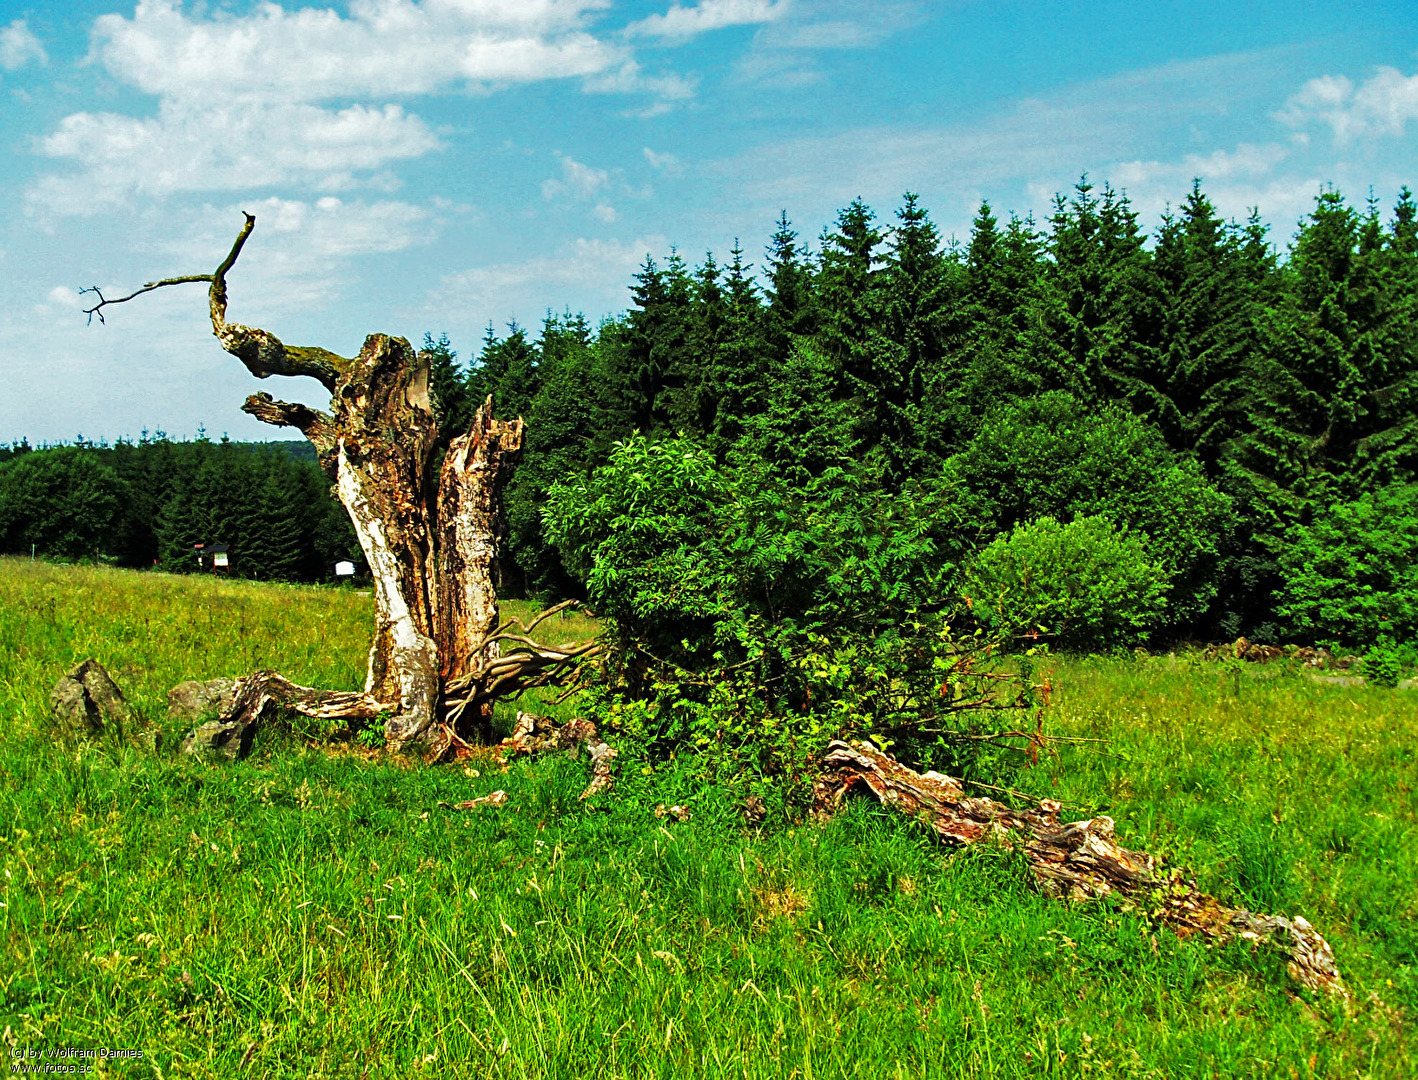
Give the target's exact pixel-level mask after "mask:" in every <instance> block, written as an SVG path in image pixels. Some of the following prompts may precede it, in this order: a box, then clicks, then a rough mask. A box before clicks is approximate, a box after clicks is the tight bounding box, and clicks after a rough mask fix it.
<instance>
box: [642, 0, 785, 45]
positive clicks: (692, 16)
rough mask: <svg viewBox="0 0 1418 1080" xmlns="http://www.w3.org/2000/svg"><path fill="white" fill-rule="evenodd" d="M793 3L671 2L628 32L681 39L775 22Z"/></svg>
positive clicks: (780, 0)
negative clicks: (712, 31)
mask: <svg viewBox="0 0 1418 1080" xmlns="http://www.w3.org/2000/svg"><path fill="white" fill-rule="evenodd" d="M790 5H791V0H700V2H699V3H698V4H696V5H694V6H693V7H681V6H680V5H679V4H671V5H670V9H669V11H667V12H665V13H664V14H663V15H651V16H649V17H647V18H644V19H641V20H640V21H639V22H634V23H631V24H630V25H629V26H627V27H626V28H625V32H626V33H627V34H628V35H630V36H631V37H657V38H669V39H671V40H681V41H682V40H687V39H689V38H691V37H694V36H695V35H697V34H704V33H708V32H709V31H711V30H722V29H724V28H725V27H729V26H751V25H755V24H758V23H769V22H774V21H775V20H777V19H780V18H782V17H783V16H784V15H786V14H787V13H788V9H789V7H790Z"/></svg>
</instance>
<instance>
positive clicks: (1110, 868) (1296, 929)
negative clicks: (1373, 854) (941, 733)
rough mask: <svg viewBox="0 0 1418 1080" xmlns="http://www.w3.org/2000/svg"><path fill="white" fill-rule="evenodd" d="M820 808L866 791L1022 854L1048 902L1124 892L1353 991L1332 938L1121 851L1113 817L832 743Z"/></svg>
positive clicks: (1316, 980)
mask: <svg viewBox="0 0 1418 1080" xmlns="http://www.w3.org/2000/svg"><path fill="white" fill-rule="evenodd" d="M823 766H824V768H823V772H822V774H821V776H820V778H819V779H818V781H817V785H816V790H815V793H814V794H815V804H816V809H817V810H818V812H819V813H831V812H833V811H835V810H836V809H837V808H838V807H840V806H841V804H842V800H843V799H844V798H845V797H846V795H847V793H848V792H850V791H852V790H853V789H855V788H859V787H860V788H865V789H866V790H867V791H869V792H870V793H871V794H872V795H873V796H875V797H876V798H877V799H878V800H879V801H880V802H881V803H882V805H884V806H890V807H891V808H893V809H895V810H899V811H900V812H901V813H903V814H906V815H908V816H909V817H913V818H915V819H917V820H918V821H921V822H922V823H923V824H925V825H926V826H927V827H929V828H930V829H931V830H932V831H933V832H935V834H936V835H937V836H939V837H940V838H941V839H942V840H944V841H946V842H947V843H950V844H954V845H964V844H974V843H978V842H979V841H981V840H988V839H995V840H998V841H1000V842H1002V843H1005V844H1008V845H1010V846H1012V847H1014V848H1015V849H1016V850H1019V851H1022V852H1023V854H1024V856H1025V858H1026V859H1028V861H1029V865H1030V868H1031V869H1032V870H1033V874H1034V880H1035V881H1036V882H1037V883H1038V885H1039V887H1040V889H1041V890H1043V891H1044V892H1045V893H1047V894H1048V895H1050V896H1056V897H1060V898H1063V899H1074V900H1086V899H1093V898H1098V897H1103V896H1117V897H1120V898H1123V899H1124V900H1126V901H1127V902H1129V903H1133V904H1135V905H1137V906H1138V907H1140V908H1143V909H1144V910H1146V911H1147V912H1148V913H1149V914H1150V915H1151V916H1152V917H1153V918H1155V919H1157V920H1158V921H1160V922H1162V923H1165V924H1166V925H1168V926H1170V927H1171V928H1172V929H1173V930H1175V931H1176V932H1177V933H1178V934H1179V935H1181V936H1183V937H1185V936H1188V935H1190V934H1195V933H1201V934H1205V935H1206V936H1207V937H1209V938H1213V939H1216V940H1227V939H1231V938H1240V939H1243V940H1248V941H1252V942H1257V943H1259V942H1264V943H1267V944H1270V945H1273V946H1275V947H1278V948H1280V949H1281V950H1283V951H1284V952H1285V953H1286V954H1287V956H1288V957H1289V963H1288V970H1289V972H1290V976H1291V977H1292V978H1293V979H1294V980H1295V981H1296V982H1298V983H1299V984H1300V985H1301V986H1305V987H1307V988H1309V989H1311V990H1323V991H1330V992H1334V993H1339V994H1346V991H1345V989H1344V982H1343V980H1342V979H1341V978H1340V976H1339V969H1338V968H1337V967H1336V966H1335V962H1334V951H1333V950H1332V949H1331V948H1330V946H1329V942H1327V941H1325V939H1324V938H1323V937H1321V936H1320V935H1319V933H1318V932H1316V930H1315V929H1314V927H1312V926H1311V925H1310V924H1309V923H1308V922H1307V921H1306V920H1305V919H1303V918H1301V917H1300V916H1298V915H1297V916H1295V917H1294V918H1286V917H1285V916H1281V915H1258V914H1256V913H1255V912H1252V911H1247V910H1246V909H1245V908H1230V907H1226V906H1225V905H1223V904H1221V903H1220V902H1219V901H1218V900H1216V898H1215V897H1212V896H1208V895H1206V894H1205V893H1202V892H1199V891H1198V890H1197V887H1196V883H1195V882H1194V881H1192V880H1191V879H1190V878H1188V877H1186V876H1185V875H1184V874H1182V873H1179V872H1174V873H1172V874H1170V875H1166V876H1163V875H1160V874H1159V873H1158V872H1157V861H1156V860H1155V859H1154V858H1153V857H1152V856H1151V855H1149V854H1147V853H1146V852H1142V851H1129V850H1128V849H1126V848H1123V847H1120V846H1119V845H1118V843H1117V840H1116V838H1115V837H1114V835H1113V819H1112V818H1110V817H1102V816H1100V817H1095V818H1090V819H1089V820H1087V821H1074V822H1068V823H1065V824H1061V823H1060V822H1059V809H1060V807H1059V804H1058V803H1057V802H1054V801H1053V800H1051V799H1045V800H1043V801H1041V802H1040V803H1039V805H1038V807H1037V808H1036V809H1033V810H1023V811H1016V810H1011V809H1010V808H1009V807H1007V806H1004V805H1002V804H1001V803H997V802H995V801H994V800H993V799H978V798H969V797H967V796H966V794H965V789H964V788H963V787H962V785H961V783H960V781H958V780H955V779H954V778H952V777H949V776H944V775H942V774H940V773H937V772H928V773H925V774H921V773H917V772H915V771H914V770H912V769H909V768H907V767H906V766H905V765H902V764H901V763H900V762H898V761H897V760H896V759H895V758H893V757H891V756H890V755H889V754H884V753H882V752H881V751H880V750H878V749H876V748H875V747H874V746H872V745H871V744H870V743H865V742H863V743H857V744H855V745H849V744H848V743H845V742H840V741H838V742H833V743H831V744H829V746H828V747H827V752H826V753H825V754H824V756H823Z"/></svg>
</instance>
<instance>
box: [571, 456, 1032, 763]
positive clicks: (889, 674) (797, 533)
mask: <svg viewBox="0 0 1418 1080" xmlns="http://www.w3.org/2000/svg"><path fill="white" fill-rule="evenodd" d="M914 495H915V493H913V496H914ZM944 516H945V515H944V512H943V510H941V508H937V507H934V506H933V505H932V504H931V502H930V500H929V499H927V498H924V497H911V496H901V495H891V494H888V493H884V492H881V491H879V490H873V489H871V488H870V487H869V486H868V485H867V484H866V483H865V482H864V481H862V480H861V478H860V477H859V476H858V475H856V474H855V473H852V472H849V471H845V470H842V469H828V470H826V471H825V472H824V473H823V475H822V476H821V477H819V478H817V479H815V480H811V481H809V482H808V484H807V485H806V486H805V487H803V488H801V489H799V488H792V487H787V486H785V485H784V484H782V483H781V481H779V480H778V479H777V478H776V472H775V470H773V469H771V468H769V467H766V466H764V464H763V463H762V462H759V461H755V460H752V459H749V460H744V461H739V462H737V463H736V464H735V467H734V468H732V469H730V468H727V467H720V466H718V465H716V464H715V463H714V461H713V460H712V458H710V457H709V455H708V454H706V453H705V452H704V451H703V450H702V449H700V448H699V447H698V446H697V445H696V444H694V443H692V442H689V441H687V440H683V439H674V440H662V441H658V442H652V441H650V440H647V439H644V438H643V437H639V436H637V437H635V438H632V439H629V440H626V441H624V442H621V443H618V444H616V446H615V448H614V450H613V451H612V453H611V455H610V458H609V460H608V461H607V463H606V464H605V465H604V466H602V467H601V468H599V469H597V470H595V472H594V473H593V474H592V475H591V476H590V477H589V479H588V480H586V481H585V482H583V483H577V484H560V485H557V486H555V487H554V488H553V489H552V491H551V495H550V497H549V499H548V503H547V508H546V533H547V535H548V536H549V537H550V538H551V539H552V540H553V541H554V542H555V543H556V544H558V545H559V547H560V549H561V552H562V557H563V559H564V561H565V563H566V565H567V567H568V569H569V570H571V572H572V573H573V574H575V575H577V576H578V577H580V578H582V579H583V580H584V581H585V583H586V592H587V596H588V598H589V599H590V602H591V604H592V606H593V607H594V608H595V609H596V610H597V611H598V612H599V613H600V614H601V615H602V616H604V617H605V618H606V619H607V620H608V623H609V638H610V641H611V643H612V649H611V654H610V657H609V661H608V665H607V668H608V672H609V674H608V678H607V681H606V683H605V685H603V686H602V687H601V688H600V695H601V696H600V698H599V703H598V705H597V706H596V710H597V712H598V717H599V719H600V720H601V721H602V722H603V723H604V724H605V725H606V726H607V727H608V728H609V729H610V730H612V731H619V732H621V733H622V734H623V735H625V736H626V740H625V743H624V744H623V749H622V752H623V753H627V752H628V753H644V754H647V755H650V756H657V755H658V756H660V757H668V756H670V755H672V754H675V753H678V752H680V751H682V750H690V751H694V752H696V753H699V754H701V755H702V756H703V760H704V764H705V767H706V768H708V769H711V770H713V771H715V772H716V773H717V774H718V775H720V776H721V777H725V776H729V777H738V778H742V779H748V780H751V781H753V782H756V783H775V782H778V781H781V780H786V781H787V782H788V783H789V784H790V785H791V784H793V783H795V782H797V781H800V780H805V779H806V778H807V777H808V775H809V772H808V768H807V766H808V763H809V762H810V760H811V759H812V758H814V757H816V755H817V754H818V752H819V751H820V750H821V749H822V747H823V745H824V744H825V743H826V742H827V740H829V739H831V738H833V737H834V736H850V735H854V734H858V735H859V734H864V733H871V734H874V735H876V736H878V737H879V738H881V739H885V740H892V739H898V740H899V739H925V741H927V742H932V743H934V742H936V741H938V740H939V738H940V735H941V732H942V731H943V730H944V728H943V727H942V722H943V721H946V720H948V719H950V718H951V717H952V716H954V715H955V714H957V713H961V712H966V711H969V710H971V709H973V708H977V707H979V705H980V704H981V703H982V702H984V701H986V700H993V699H994V696H995V695H994V693H993V691H992V689H991V687H992V686H993V685H994V683H993V682H992V681H991V680H989V679H987V678H985V677H984V675H983V674H982V672H983V670H984V668H985V667H986V666H988V665H987V656H988V653H989V652H990V649H991V648H992V646H993V644H994V643H993V641H992V639H991V638H990V637H989V635H986V634H984V633H967V634H964V635H963V636H962V635H961V634H960V632H959V631H958V629H957V627H956V623H957V621H958V620H956V618H955V614H956V613H955V610H954V607H955V605H954V602H953V601H952V600H951V597H952V595H953V589H952V587H951V586H952V581H953V576H954V568H953V566H952V565H950V564H949V563H947V562H945V561H944V560H942V559H941V558H940V556H939V555H938V547H937V538H936V537H935V536H934V535H933V529H934V528H935V527H936V526H935V522H936V521H938V520H940V519H941V518H943V517H944ZM1002 691H1003V693H1002V697H1003V698H1005V699H1006V700H1014V699H1012V698H1011V697H1010V695H1011V694H1013V695H1016V697H1017V699H1018V700H1019V701H1021V702H1023V701H1024V698H1027V686H1024V687H1022V688H1021V687H1019V686H1016V685H1014V684H1012V683H1006V684H1002ZM1020 695H1022V696H1020ZM947 726H948V725H947ZM927 729H929V730H927Z"/></svg>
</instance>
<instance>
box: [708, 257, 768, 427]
mask: <svg viewBox="0 0 1418 1080" xmlns="http://www.w3.org/2000/svg"><path fill="white" fill-rule="evenodd" d="M730 254H731V255H732V256H733V261H732V262H730V263H729V269H728V273H727V274H726V275H725V278H724V289H723V295H724V305H725V314H724V327H723V334H722V343H721V345H720V348H719V351H718V354H717V363H716V364H715V366H714V370H713V372H712V375H711V377H710V379H709V381H708V383H707V386H708V390H709V393H710V394H711V395H712V397H713V399H714V401H715V403H716V407H715V411H714V423H713V428H712V431H713V435H714V440H713V441H714V443H715V444H716V447H717V449H719V451H720V452H722V451H723V449H724V448H726V447H728V446H729V445H731V444H732V443H733V442H734V441H735V440H737V439H738V438H739V436H740V435H742V434H743V431H744V424H745V422H746V419H747V417H749V416H753V415H756V414H757V413H759V412H761V411H762V410H763V409H764V408H765V407H766V404H767V400H766V399H767V377H768V370H769V357H768V352H767V345H766V342H765V341H764V337H763V318H764V310H763V303H762V301H761V300H760V298H759V294H758V287H757V286H756V285H755V284H754V282H753V278H752V276H751V275H750V273H749V270H750V268H749V267H748V266H747V265H745V263H744V261H743V248H742V247H740V246H739V243H738V240H737V239H735V241H734V247H733V250H732V251H731V252H730Z"/></svg>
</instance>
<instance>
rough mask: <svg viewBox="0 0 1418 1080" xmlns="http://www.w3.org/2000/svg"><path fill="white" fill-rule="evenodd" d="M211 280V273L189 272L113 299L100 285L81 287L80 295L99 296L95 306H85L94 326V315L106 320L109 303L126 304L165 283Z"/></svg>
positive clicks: (101, 320)
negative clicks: (107, 295) (105, 294)
mask: <svg viewBox="0 0 1418 1080" xmlns="http://www.w3.org/2000/svg"><path fill="white" fill-rule="evenodd" d="M211 280H212V275H211V274H189V275H188V276H187V277H172V278H163V279H162V280H161V281H150V282H148V283H147V284H146V285H144V286H143V287H142V288H141V289H136V290H134V291H133V292H130V293H129V294H128V295H127V296H119V297H116V298H114V299H112V300H109V299H108V298H106V297H105V296H104V295H103V291H102V290H101V289H99V287H98V286H97V285H90V286H89V287H88V288H87V289H80V290H79V295H80V296H83V295H84V293H93V294H94V295H95V296H97V297H98V303H97V304H95V305H94V306H93V307H91V308H84V314H85V315H87V316H88V317H89V325H90V326H92V325H93V321H94V316H95V315H97V316H98V321H99V322H100V323H102V322H103V321H104V318H103V309H104V308H106V307H107V306H108V305H109V304H126V303H128V301H129V300H132V299H133V298H134V297H135V296H142V295H143V294H144V293H150V292H152V291H153V290H154V289H161V288H162V287H163V286H164V285H187V284H190V283H191V282H194V281H211Z"/></svg>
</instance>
